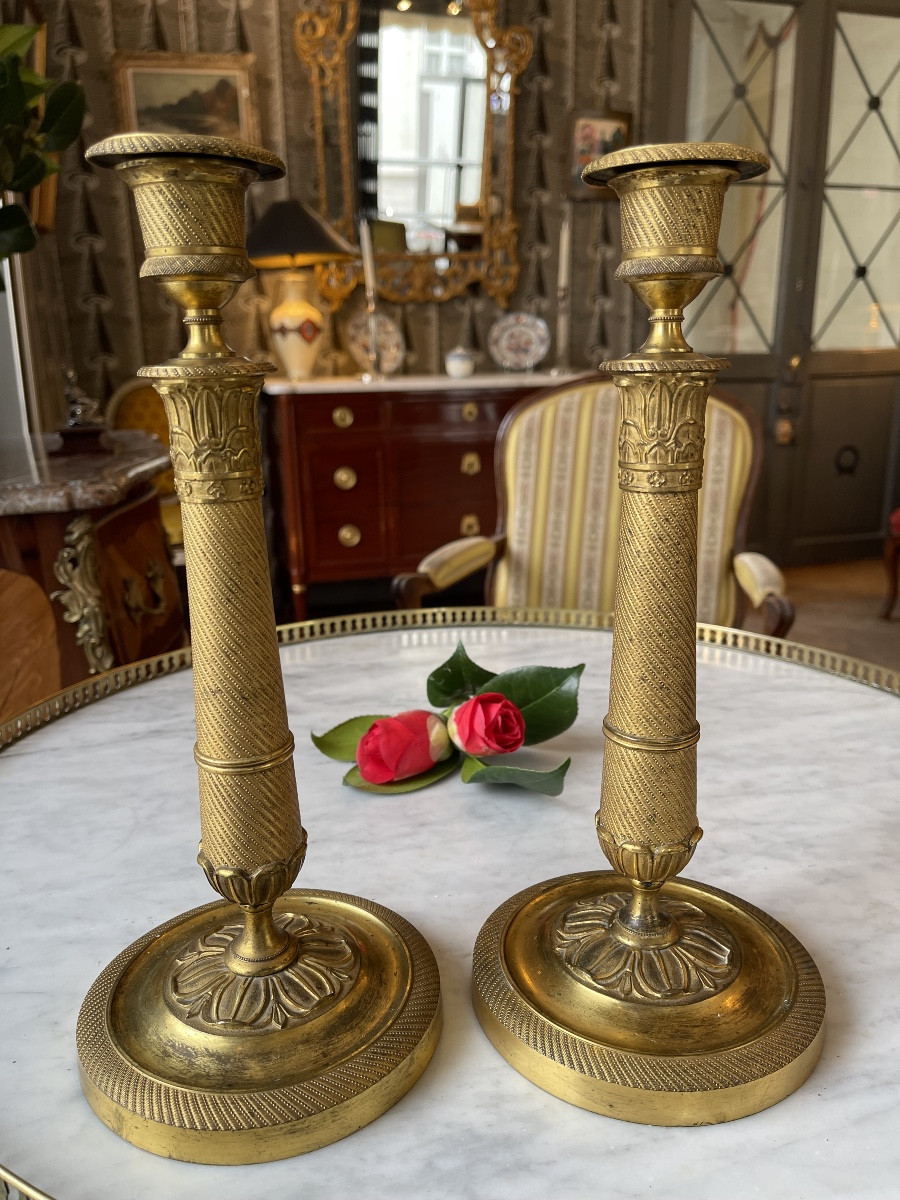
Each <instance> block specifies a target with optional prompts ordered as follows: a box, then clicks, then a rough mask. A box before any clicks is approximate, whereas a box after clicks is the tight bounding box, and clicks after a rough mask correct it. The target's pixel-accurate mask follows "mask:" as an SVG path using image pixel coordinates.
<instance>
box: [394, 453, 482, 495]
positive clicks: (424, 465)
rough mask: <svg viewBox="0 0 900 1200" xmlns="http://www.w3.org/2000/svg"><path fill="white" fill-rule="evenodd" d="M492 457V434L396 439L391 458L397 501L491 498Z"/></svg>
mask: <svg viewBox="0 0 900 1200" xmlns="http://www.w3.org/2000/svg"><path fill="white" fill-rule="evenodd" d="M493 457H494V439H493V438H492V437H481V438H475V437H472V438H454V439H452V440H451V439H450V438H447V439H444V440H442V441H421V442H412V441H405V442H399V443H395V444H394V445H393V447H392V462H393V467H394V473H395V479H396V482H395V487H396V490H397V500H398V503H399V504H400V505H401V506H405V505H414V504H415V505H417V504H435V503H439V502H443V501H450V500H457V499H458V500H460V501H466V502H468V503H474V502H475V501H476V500H483V499H492V498H493V495H494V471H493V466H494V463H493Z"/></svg>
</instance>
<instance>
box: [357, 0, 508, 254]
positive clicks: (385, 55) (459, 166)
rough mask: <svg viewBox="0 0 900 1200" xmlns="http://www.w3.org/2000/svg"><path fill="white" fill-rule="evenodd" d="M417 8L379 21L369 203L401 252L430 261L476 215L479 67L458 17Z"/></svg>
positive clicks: (472, 40) (483, 68) (482, 79)
mask: <svg viewBox="0 0 900 1200" xmlns="http://www.w3.org/2000/svg"><path fill="white" fill-rule="evenodd" d="M401 3H402V0H401ZM423 7H425V6H423V4H422V0H418V2H417V3H415V4H414V5H413V6H412V8H411V9H407V10H406V11H398V10H397V8H396V7H392V8H389V9H387V8H385V9H382V11H381V13H380V17H379V30H378V136H377V151H378V167H377V172H378V174H377V180H378V183H377V192H376V196H377V206H378V217H379V218H380V219H382V220H387V221H392V222H398V223H401V224H403V225H404V226H405V227H406V244H407V247H408V249H410V250H414V251H425V252H429V251H431V252H434V253H440V252H442V251H443V250H444V241H445V234H446V231H447V230H448V229H451V230H452V229H453V227H454V226H460V227H464V226H465V225H466V224H468V223H469V222H471V220H472V218H473V217H474V218H475V220H476V221H477V219H478V217H479V215H480V214H479V206H480V204H481V188H482V180H481V169H482V155H483V149H484V120H485V106H486V74H487V59H486V55H485V51H484V48H483V46H482V45H481V43H480V42H479V41H478V39H477V37H476V36H475V30H474V27H473V25H472V20H471V18H470V17H468V16H467V15H466V14H465V12H462V11H461V12H460V13H459V15H456V16H453V15H448V9H447V5H446V4H443V5H440V6H434V5H427V8H428V9H429V10H431V11H428V12H423V11H422V8H423ZM457 7H459V6H457V5H451V9H452V8H457Z"/></svg>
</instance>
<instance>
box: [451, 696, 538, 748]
mask: <svg viewBox="0 0 900 1200" xmlns="http://www.w3.org/2000/svg"><path fill="white" fill-rule="evenodd" d="M447 732H448V733H449V734H450V740H451V741H452V742H453V744H454V745H455V746H459V748H460V750H464V751H465V752H466V754H510V753H512V751H513V750H518V749H519V747H520V746H521V745H522V743H523V742H524V741H525V718H524V717H523V716H522V713H521V711H520V710H519V709H518V708H517V707H516V705H515V704H513V702H512V700H507V698H506V697H505V696H501V694H500V693H499V692H482V693H481V695H480V696H473V697H472V699H471V700H467V701H466V702H465V704H460V705H459V706H458V707H457V708H454V710H453V712H452V713H451V714H450V719H449V721H448V722H447Z"/></svg>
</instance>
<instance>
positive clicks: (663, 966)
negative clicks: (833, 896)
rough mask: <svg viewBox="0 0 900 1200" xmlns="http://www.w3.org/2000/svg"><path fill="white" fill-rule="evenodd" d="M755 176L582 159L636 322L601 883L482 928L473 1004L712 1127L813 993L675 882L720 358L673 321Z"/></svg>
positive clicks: (558, 1078) (554, 1056)
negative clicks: (741, 189) (606, 208)
mask: <svg viewBox="0 0 900 1200" xmlns="http://www.w3.org/2000/svg"><path fill="white" fill-rule="evenodd" d="M767 167H768V160H767V159H766V158H765V156H764V155H762V154H758V153H756V152H755V151H752V150H747V149H745V148H744V147H741V146H733V145H728V144H721V143H697V144H691V143H687V144H678V145H662V146H634V147H630V148H628V149H624V150H617V151H615V152H613V153H612V154H608V155H606V156H605V157H604V158H601V159H599V160H597V161H596V162H593V163H591V164H590V165H589V166H588V167H586V168H585V171H584V178H585V179H586V180H587V182H589V183H594V184H598V185H608V186H609V187H611V188H612V189H613V191H615V192H616V194H617V195H618V197H619V199H620V201H621V210H622V246H623V261H622V263H621V265H620V266H619V268H618V270H617V272H616V275H617V277H618V278H619V279H624V280H626V282H627V283H628V284H629V285H630V286H631V288H632V290H633V291H634V292H635V293H636V295H637V296H638V297H639V298H640V299H641V300H642V301H643V303H644V304H645V305H647V307H648V308H649V309H650V310H651V315H650V318H649V320H650V334H649V336H648V338H647V340H646V341H645V343H644V345H643V346H641V348H640V349H639V350H637V351H635V352H633V353H631V354H629V355H627V356H626V357H625V358H623V359H619V360H616V361H613V362H607V363H604V364H603V366H604V367H605V369H606V370H607V371H609V372H611V373H612V375H613V377H614V379H615V383H616V386H617V387H618V389H619V393H620V399H621V413H622V420H621V425H620V430H619V488H620V491H621V493H622V509H621V518H620V527H619V544H618V565H617V574H616V597H615V625H614V632H613V652H612V668H611V676H610V698H609V713H608V715H607V717H606V718H605V720H604V722H603V732H604V735H605V743H606V749H605V754H604V762H603V777H602V786H601V791H600V809H599V811H598V813H597V815H596V826H597V834H598V836H599V840H600V845H601V847H602V849H603V852H604V854H605V855H606V857H607V858H608V859H609V860H610V862H611V864H612V866H613V867H614V871H613V872H595V871H586V872H582V873H580V874H576V875H567V876H563V877H561V878H557V879H551V880H549V881H547V882H544V883H539V884H536V885H534V886H533V887H530V888H528V889H526V890H525V891H523V892H520V893H519V894H518V895H516V896H513V897H512V899H510V900H508V901H507V902H506V903H505V904H504V905H502V906H501V907H500V908H498V909H497V910H496V912H494V913H493V915H492V916H491V917H490V918H489V919H488V921H487V922H486V923H485V925H484V927H483V928H482V930H481V933H480V934H479V936H478V940H477V943H476V946H475V955H474V965H473V970H474V990H475V1004H476V1010H477V1012H478V1016H479V1019H480V1021H481V1024H482V1027H483V1028H484V1030H485V1032H486V1033H487V1035H488V1037H489V1038H490V1039H491V1041H492V1042H493V1043H494V1045H495V1047H496V1048H497V1049H498V1050H499V1052H500V1053H501V1054H502V1055H503V1056H504V1057H505V1058H506V1059H507V1061H508V1062H510V1063H511V1064H512V1065H513V1066H514V1067H515V1068H516V1069H517V1070H519V1071H520V1072H521V1073H522V1074H523V1075H525V1076H526V1077H527V1078H529V1079H531V1080H532V1081H533V1082H534V1083H537V1084H538V1085H539V1086H540V1087H543V1088H545V1089H546V1090H547V1091H549V1092H552V1093H554V1094H555V1095H557V1096H560V1097H562V1098H564V1099H566V1100H569V1101H570V1102H571V1103H573V1104H577V1105H580V1106H581V1107H583V1108H587V1109H591V1110H593V1111H594V1112H599V1113H605V1114H606V1115H608V1116H612V1117H618V1118H620V1119H622V1120H626V1121H636V1122H641V1123H644V1124H652V1125H707V1124H713V1123H716V1122H719V1121H729V1120H733V1119H735V1118H737V1117H742V1116H746V1115H748V1114H750V1113H754V1112H758V1111H759V1110H760V1109H763V1108H767V1107H769V1106H770V1105H772V1104H775V1103H776V1102H777V1101H779V1100H782V1099H783V1098H784V1097H785V1096H787V1095H788V1094H789V1093H790V1092H792V1091H794V1090H795V1089H796V1088H797V1087H799V1086H800V1084H801V1083H802V1082H803V1081H804V1080H805V1079H806V1077H807V1076H808V1075H809V1073H810V1071H812V1069H813V1067H814V1066H815V1064H816V1061H817V1059H818V1057H819V1053H820V1051H821V1047H822V1030H823V1020H824V1012H825V994H824V990H823V987H822V981H821V978H820V976H819V973H818V971H817V969H816V966H815V963H814V962H813V961H812V959H811V958H810V956H809V954H808V953H807V952H806V950H805V949H804V948H803V946H801V945H800V943H799V942H798V941H797V939H796V938H795V937H793V935H792V934H791V933H789V932H788V930H786V929H785V928H784V927H783V926H782V925H780V924H779V923H778V922H777V921H775V920H773V918H772V917H770V916H768V915H767V914H766V913H764V912H761V911H760V910H759V909H757V908H754V907H753V905H751V904H748V903H747V902H746V901H744V900H741V899H739V898H738V897H736V896H732V895H729V894H728V893H727V892H723V891H720V890H718V889H717V888H714V887H709V886H707V885H704V884H700V883H693V882H690V881H688V880H683V879H677V878H676V877H677V876H678V875H679V873H680V872H681V871H682V870H683V869H684V868H685V867H686V866H687V864H688V862H689V861H690V859H691V857H692V855H693V853H694V849H695V847H696V845H697V843H698V841H699V840H700V837H701V830H700V828H699V826H698V824H697V774H696V767H697V741H698V739H699V737H700V727H699V725H698V724H697V719H696V703H695V692H696V613H697V493H698V490H699V488H700V484H701V476H702V469H703V436H704V426H705V411H706V399H707V394H708V392H709V388H710V385H711V384H712V381H713V380H714V379H715V377H716V374H717V372H718V371H720V370H722V369H723V368H724V367H726V366H728V362H727V360H725V359H718V358H707V357H706V356H705V355H703V354H698V353H695V352H694V351H693V350H692V349H691V347H690V346H689V345H688V344H687V342H686V341H685V339H684V336H683V334H682V329H681V323H682V319H683V310H684V307H685V305H687V304H688V303H689V302H690V301H691V300H693V299H695V298H696V296H697V295H699V293H700V292H701V290H702V289H703V287H704V285H705V284H706V283H707V282H708V281H709V280H710V279H712V278H714V277H715V276H717V275H721V274H722V265H721V263H720V262H719V260H718V258H717V252H716V244H717V241H718V234H719V224H720V220H721V214H722V206H723V202H724V198H725V192H726V189H727V188H728V186H729V185H730V184H731V183H733V182H736V181H738V180H741V179H747V178H750V177H751V176H754V175H758V174H760V173H761V172H763V171H764V170H765V169H766V168H767Z"/></svg>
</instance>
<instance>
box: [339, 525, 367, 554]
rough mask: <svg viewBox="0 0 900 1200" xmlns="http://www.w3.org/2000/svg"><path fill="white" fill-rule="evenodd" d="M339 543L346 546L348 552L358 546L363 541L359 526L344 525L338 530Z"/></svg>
mask: <svg viewBox="0 0 900 1200" xmlns="http://www.w3.org/2000/svg"><path fill="white" fill-rule="evenodd" d="M338 541H339V542H340V543H341V545H342V546H346V547H347V549H348V550H352V549H353V547H354V546H358V545H359V543H360V542H361V541H362V534H361V533H360V531H359V526H358V525H342V526H341V527H340V529H339V530H338Z"/></svg>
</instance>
